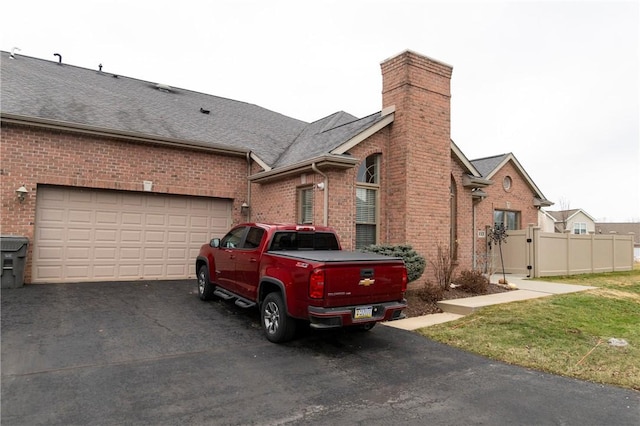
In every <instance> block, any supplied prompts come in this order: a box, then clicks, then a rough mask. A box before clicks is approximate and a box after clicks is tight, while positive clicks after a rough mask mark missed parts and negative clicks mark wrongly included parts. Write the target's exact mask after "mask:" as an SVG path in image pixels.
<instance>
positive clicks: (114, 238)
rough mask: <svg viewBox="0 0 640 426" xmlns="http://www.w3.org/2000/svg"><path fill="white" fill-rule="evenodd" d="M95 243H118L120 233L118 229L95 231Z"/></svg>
mask: <svg viewBox="0 0 640 426" xmlns="http://www.w3.org/2000/svg"><path fill="white" fill-rule="evenodd" d="M94 235H95V241H96V242H100V243H103V244H104V243H113V244H115V243H117V242H118V231H117V230H116V229H96V230H95V231H94Z"/></svg>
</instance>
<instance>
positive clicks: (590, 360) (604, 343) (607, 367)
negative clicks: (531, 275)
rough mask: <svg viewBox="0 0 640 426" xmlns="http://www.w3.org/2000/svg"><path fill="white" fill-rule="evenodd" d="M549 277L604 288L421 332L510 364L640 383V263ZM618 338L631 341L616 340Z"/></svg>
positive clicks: (499, 308)
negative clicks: (621, 268) (618, 343)
mask: <svg viewBox="0 0 640 426" xmlns="http://www.w3.org/2000/svg"><path fill="white" fill-rule="evenodd" d="M545 280H547V281H554V282H562V283H567V284H580V285H589V286H594V287H598V288H596V289H593V290H589V291H585V292H580V293H572V294H565V295H557V296H550V297H545V298H541V299H534V300H528V301H523V302H514V303H508V304H503V305H494V306H490V307H487V308H484V309H482V310H480V311H479V312H476V313H474V314H472V315H468V316H465V317H463V318H461V319H459V320H457V321H454V322H449V323H444V324H440V325H436V326H432V327H427V328H423V329H421V330H419V332H420V333H421V334H423V335H424V336H427V337H429V338H432V339H434V340H437V341H440V342H443V343H446V344H449V345H452V346H456V347H459V348H461V349H464V350H468V351H471V352H475V353H478V354H481V355H484V356H487V357H490V358H493V359H497V360H502V361H505V362H507V363H510V364H516V365H521V366H524V367H529V368H533V369H537V370H542V371H547V372H550V373H554V374H560V375H563V376H568V377H575V378H578V379H583V380H590V381H594V382H599V383H607V384H612V385H617V386H622V387H627V388H631V389H636V390H640V268H638V267H636V268H635V269H634V270H633V271H628V272H614V273H606V274H589V275H578V276H569V277H550V278H547V279H545ZM612 337H615V338H618V339H624V340H626V341H627V342H628V346H626V347H614V346H610V345H609V344H608V340H609V339H610V338H612Z"/></svg>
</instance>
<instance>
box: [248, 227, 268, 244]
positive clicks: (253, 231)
mask: <svg viewBox="0 0 640 426" xmlns="http://www.w3.org/2000/svg"><path fill="white" fill-rule="evenodd" d="M263 236H264V229H262V228H256V227H252V228H250V229H249V232H248V233H247V238H246V239H245V241H244V248H249V249H252V248H258V247H260V243H261V242H262V237H263Z"/></svg>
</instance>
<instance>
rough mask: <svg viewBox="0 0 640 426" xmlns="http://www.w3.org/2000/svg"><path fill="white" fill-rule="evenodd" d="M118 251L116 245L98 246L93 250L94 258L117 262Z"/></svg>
mask: <svg viewBox="0 0 640 426" xmlns="http://www.w3.org/2000/svg"><path fill="white" fill-rule="evenodd" d="M117 255H118V251H117V250H116V248H115V247H96V248H95V249H94V251H93V258H94V259H96V260H99V261H100V260H102V261H104V260H109V261H112V262H115V261H116V260H117Z"/></svg>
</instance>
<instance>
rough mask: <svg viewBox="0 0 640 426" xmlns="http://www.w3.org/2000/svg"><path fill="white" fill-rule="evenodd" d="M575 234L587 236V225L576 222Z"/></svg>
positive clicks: (574, 225) (574, 226)
mask: <svg viewBox="0 0 640 426" xmlns="http://www.w3.org/2000/svg"><path fill="white" fill-rule="evenodd" d="M573 233H574V234H586V233H587V224H586V223H585V222H576V223H574V224H573Z"/></svg>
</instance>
